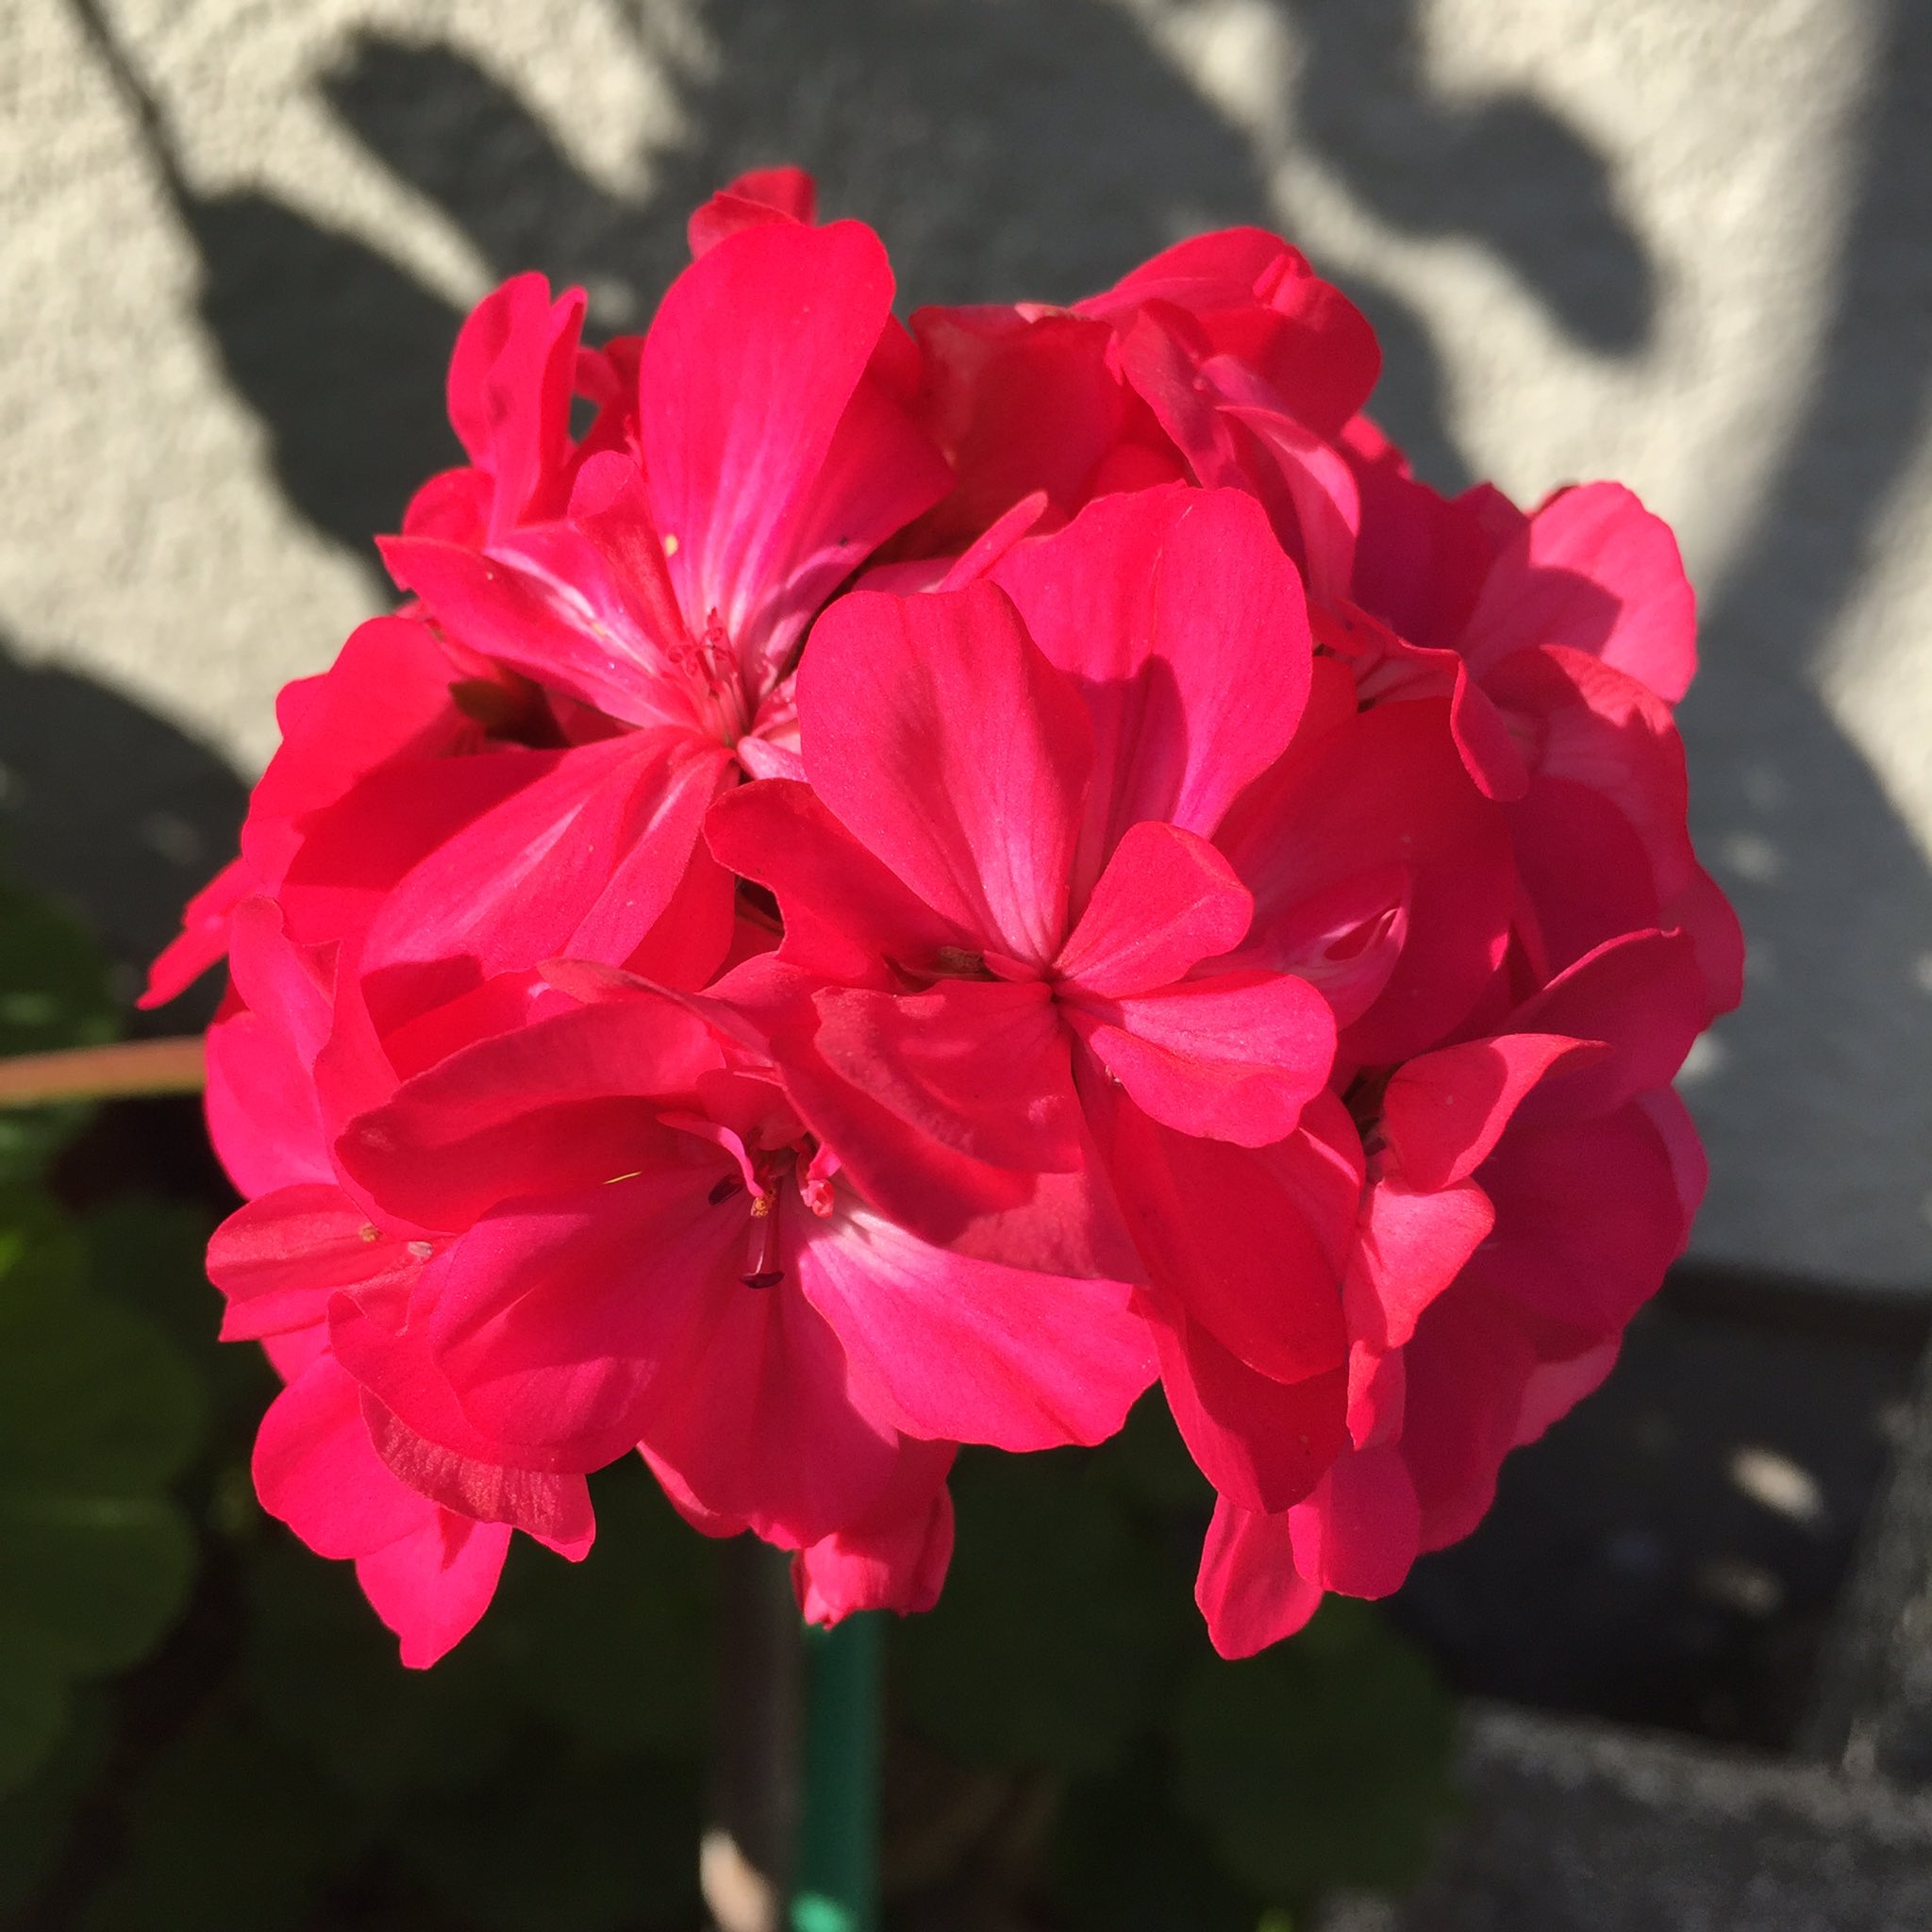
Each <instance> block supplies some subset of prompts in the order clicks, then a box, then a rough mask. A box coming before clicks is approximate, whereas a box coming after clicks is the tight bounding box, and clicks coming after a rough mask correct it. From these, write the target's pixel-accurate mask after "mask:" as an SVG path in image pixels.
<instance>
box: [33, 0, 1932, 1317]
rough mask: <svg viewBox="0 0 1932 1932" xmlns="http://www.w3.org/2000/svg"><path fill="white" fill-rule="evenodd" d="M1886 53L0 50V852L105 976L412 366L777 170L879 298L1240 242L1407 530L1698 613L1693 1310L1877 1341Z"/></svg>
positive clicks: (1892, 307)
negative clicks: (1704, 1273) (109, 949)
mask: <svg viewBox="0 0 1932 1932" xmlns="http://www.w3.org/2000/svg"><path fill="white" fill-rule="evenodd" d="M1928 114H1932V8H1927V7H1925V6H1924V4H1923V0H1763V4H1760V5H1757V6H1753V7H1740V6H1738V5H1737V4H1736V0H1627V4H1625V5H1622V6H1617V7H1604V6H1601V5H1599V4H1596V0H813V4H812V5H810V6H800V5H797V4H795V0H557V4H552V5H544V6H541V7H539V6H531V5H528V4H526V0H301V4H293V0H11V4H9V5H8V6H7V7H5V8H0V261H4V265H5V273H4V274H0V321H4V325H5V333H4V338H0V340H4V341H5V344H6V347H5V350H4V353H0V765H4V767H5V770H6V773H7V774H8V791H7V792H6V794H5V797H4V799H0V813H4V816H5V818H6V819H7V820H8V823H9V824H11V826H12V838H13V841H14V842H15V844H16V846H17V847H19V848H20V849H21V852H22V856H23V857H24V858H25V860H26V861H27V863H28V864H29V865H30V866H31V867H32V868H33V869H34V870H35V871H36V873H37V874H39V875H40V876H42V877H43V878H47V879H49V880H51V881H53V882H54V883H56V884H58V885H60V886H61V887H62V888H64V889H65V890H66V891H69V892H71V893H72V894H74V895H75V897H76V898H78V899H80V900H81V901H82V902H83V903H84V904H85V905H87V907H88V908H89V909H91V910H92V912H94V914H95V915H96V916H97V917H98V918H100V919H102V920H104V921H105V922H106V923H107V924H108V930H109V933H110V936H111V937H112V939H113V940H114V941H115V943H116V945H117V946H118V947H119V948H120V949H121V951H122V952H123V953H124V954H125V956H126V957H127V958H134V957H135V956H137V955H139V954H141V953H142V952H143V951H144V950H146V949H148V948H150V947H151V946H152V945H153V944H154V943H155V942H156V941H158V939H159V938H161V937H162V936H163V935H164V928H165V924H166V920H167V909H168V907H169V906H170V904H171V903H172V902H173V901H175V900H176V899H178V897H179V896H180V894H181V891H183V890H184V889H185V888H187V887H189V886H192V884H194V883H197V882H198V879H199V877H200V876H202V875H205V874H207V873H208V872H209V871H211V870H212V869H213V866H214V864H215V863H216V861H217V860H218V858H220V857H221V853H222V848H223V846H224V845H225V843H226V841H228V839H229V838H230V837H231V836H232V830H233V824H234V819H235V814H236V810H237V808H238V804H239V798H240V792H239V790H238V786H237V778H238V775H245V774H248V773H249V772H251V771H252V770H253V769H255V768H256V767H258V765H259V763H260V761H261V759H262V758H264V757H265V756H266V754H267V752H268V750H269V749H270V748H271V746H272V743H273V739H274V727H273V710H272V700H273V695H274V692H275V689H276V687H277V686H278V685H279V684H280V683H282V682H283V681H284V680H285V679H286V678H288V677H290V676H292V675H298V674H301V673H303V672H307V671H311V670H314V669H316V668H318V667H319V666H320V665H322V664H323V663H324V662H325V660H326V658H328V656H329V655H330V653H331V652H332V651H333V649H334V648H335V646H336V644H337V643H338V641H340V639H341V636H342V635H343V633H344V632H345V631H346V630H347V629H348V628H349V627H350V625H352V624H353V623H354V622H355V621H356V620H357V618H358V616H360V615H361V614H362V613H364V612H365V611H367V610H369V609H371V608H375V606H376V604H377V602H378V601H379V599H380V597H381V595H382V591H381V586H380V584H379V582H378V580H377V578H376V576H375V572H374V571H373V569H372V568H371V561H370V557H371V553H370V550H369V546H368V542H367V537H368V533H369V532H370V530H372V529H373V528H376V527H380V526H382V525H387V524H390V523H391V522H392V521H393V519H394V517H395V515H396V513H397V511H398V509H399V508H400V506H401V504H402V502H403V500H404V498H405V496H406V494H407V491H408V488H409V485H410V483H411V482H412V481H413V480H414V479H415V478H416V477H417V476H419V475H421V474H422V473H423V472H425V470H427V469H429V468H431V467H433V466H435V465H436V464H438V463H439V462H441V461H442V460H443V459H444V458H445V457H446V455H447V454H448V452H449V450H450V448H451V445H450V443H449V440H448V437H447V432H446V431H445V430H444V429H443V428H442V427H441V424H440V422H439V420H438V401H439V393H440V379H441V362H442V359H443V357H444V355H445V352H446V349H447V346H448V342H449V340H450V337H451V335H452V333H453V330H454V328H455V325H456V323H457V320H458V316H459V314H460V312H461V309H462V308H463V306H464V305H465V304H467V303H468V302H469V301H471V300H472V299H474V298H475V295H476V294H478V293H479V292H480V291H482V290H483V289H484V288H485V287H486V286H487V285H488V283H489V282H490V280H491V278H492V277H494V276H496V275H501V274H503V273H505V272H507V271H508V270H510V269H513V268H518V267H523V266H527V265H536V266H540V267H543V268H545V269H547V270H549V271H550V272H551V273H552V274H554V275H564V276H572V277H581V278H583V279H584V280H586V281H587V283H588V284H589V285H590V286H591V290H592V293H593V298H594V308H595V313H596V316H597V318H598V321H599V323H600V324H601V325H605V326H618V325H625V324H629V323H632V322H635V321H636V320H637V319H638V318H639V317H640V315H641V313H643V312H644V311H645V310H646V309H647V308H648V306H649V304H650V302H651V301H652V299H653V298H654V296H655V292H656V291H657V290H658V288H659V287H661V285H662V282H663V280H664V279H665V277H666V276H667V275H669V274H670V273H671V272H672V271H673V269H674V268H675V263H676V261H677V258H678V255H679V248H680V239H679V236H680V227H681V222H682V216H683V213H684V210H685V208H686V207H687V206H688V205H689V203H690V202H691V200H692V199H694V198H695V197H696V196H697V195H698V194H700V193H701V192H704V190H706V189H707V188H708V186H709V185H711V184H712V183H713V182H715V181H716V180H717V179H719V178H721V177H723V176H724V175H728V174H729V173H730V172H732V171H733V170H735V169H736V168H738V167H740V166H742V165H744V164H747V163H749V162H753V161H761V160H771V159H774V158H797V159H800V160H802V161H804V162H806V163H808V164H809V165H810V166H812V167H813V168H815V169H816V170H817V171H818V172H819V173H820V175H821V176H822V178H823V180H824V187H825V194H826V201H827V204H828V205H829V206H831V207H834V208H843V209H847V210H851V211H854V212H858V213H860V214H863V215H865V216H867V217H868V218H870V219H872V220H874V221H875V222H876V223H877V224H878V225H880V226H881V228H882V229H883V230H884V231H885V232H886V234H887V236H888V238H889V240H890V241H891V244H892V246H893V249H894V253H895V257H896V258H897V259H898V261H899V262H900V264H901V268H902V279H903V287H904V292H905V293H906V295H907V297H908V299H909V300H929V299H934V298H955V297H960V296H968V295H972V294H974V293H975V292H977V293H983V294H988V295H1014V294H1021V293H1031V294H1036V295H1044V296H1059V295H1068V294H1072V293H1074V292H1076V291H1079V290H1081V289H1084V288H1089V287H1091V286H1094V285H1097V284H1100V283H1103V282H1105V281H1106V280H1108V279H1109V278H1110V277H1112V276H1113V275H1117V274H1118V273H1119V272H1120V271H1122V270H1123V269H1124V268H1125V267H1127V266H1128V265H1129V264H1130V263H1131V262H1132V261H1134V260H1135V259H1136V258H1139V257H1140V256H1141V255H1143V254H1145V253H1146V252H1147V251H1148V250H1150V249H1151V248H1154V247H1156V246H1158V245H1159V244H1160V243H1162V242H1165V241H1167V240H1169V239H1171V238H1173V237H1174V236H1176V235H1178V234H1180V233H1182V232H1184V231H1186V230H1189V229H1191V228H1195V227H1199V226H1202V225H1208V224H1212V223H1221V222H1228V221H1238V220H1253V219H1258V220H1267V221H1272V222H1274V223H1277V224H1279V225H1283V226H1284V227H1286V228H1287V230H1288V231H1289V232H1290V233H1291V234H1292V235H1293V236H1295V237H1296V239H1298V240H1299V241H1301V242H1303V244H1304V245H1305V246H1307V248H1308V249H1309V250H1310V252H1311V253H1312V254H1313V255H1314V256H1315V257H1316V258H1317V259H1318V261H1320V262H1321V263H1322V264H1323V265H1324V267H1325V268H1327V269H1328V270H1329V271H1330V272H1331V273H1333V274H1334V275H1337V277H1338V278H1339V279H1341V281H1342V282H1343V283H1344V284H1345V285H1346V286H1348V287H1349V288H1350V289H1351V290H1353V291H1355V292H1356V293H1357V296H1358V297H1359V299H1360V300H1361V301H1362V302H1363V303H1364V305H1365V306H1366V307H1367V308H1369V309H1370V311H1371V312H1372V314H1373V315H1374V319H1375V320H1376V322H1377V324H1378V325H1379V326H1380V327H1381V328H1382V330H1383V334H1384V339H1385V341H1386V342H1387V344H1388V348H1389V358H1390V375H1389V378H1388V381H1387V384H1386V386H1385V390H1384V393H1383V398H1382V401H1381V404H1380V407H1381V408H1382V410H1383V413H1384V414H1385V416H1386V417H1387V419H1388V420H1389V422H1390V424H1391V426H1392V427H1393V428H1394V429H1395V430H1396V431H1397V432H1398V433H1399V434H1400V435H1402V436H1403V437H1404V438H1405V439H1407V440H1408V441H1410V442H1411V443H1412V444H1413V445H1414V447H1415V448H1416V449H1417V450H1418V451H1419V452H1420V454H1421V456H1422V458H1423V460H1424V465H1425V467H1426V468H1427V470H1428V472H1429V473H1430V474H1431V475H1433V476H1435V477H1436V478H1437V479H1438V480H1440V481H1442V482H1444V483H1455V482H1457V481H1459V480H1461V479H1463V478H1465V477H1467V476H1471V475H1478V474H1490V475H1495V476H1496V477H1497V478H1498V479H1499V480H1501V481H1502V482H1503V483H1504V484H1505V485H1506V487H1507V488H1508V489H1510V490H1511V491H1515V492H1517V493H1518V494H1519V495H1523V496H1526V497H1529V498H1535V497H1537V496H1539V495H1541V493H1542V492H1543V491H1545V490H1546V489H1548V488H1549V487H1551V486H1553V485H1555V484H1557V483H1559V482H1561V481H1564V480H1566V479H1568V478H1571V477H1574V476H1578V475H1622V476H1624V477H1627V478H1628V479H1629V480H1630V481H1632V482H1633V483H1634V484H1635V485H1636V486H1637V487H1638V488H1639V489H1640V491H1642V493H1643V494H1644V495H1645V496H1646V497H1647V499H1648V500H1649V501H1650V502H1652V503H1653V504H1654V505H1655V507H1656V508H1658V509H1659V510H1661V511H1662V512H1663V513H1664V514H1666V515H1667V516H1669V517H1671V518H1672V519H1673V521H1674V523H1675V524H1676V525H1678V527H1679V529H1680V531H1681V532H1682V535H1683V539H1684V543H1685V548H1686V554H1687V556H1688V558H1689V559H1690V562H1691V568H1692V571H1693V574H1694V575H1695V576H1696V578H1697V580H1698V582H1699V585H1700V588H1701V590H1702V592H1703V596H1704V602H1705V608H1706V611H1707V674H1706V678H1705V681H1704V683H1703V685H1702V686H1701V688H1700V690H1699V691H1698V692H1697V693H1696V694H1695V696H1694V697H1693V699H1692V701H1691V704H1690V706H1689V707H1688V708H1687V710H1686V713H1685V724H1686V730H1687V734H1688V736H1689V738H1690V741H1691V758H1692V770H1693V774H1694V777H1695V791H1696V816H1697V823H1698V829H1699V832H1700V835H1701V837H1702V840H1703V841H1704V843H1705V845H1706V846H1707V850H1708V851H1709V852H1710V853H1711V855H1712V858H1713V861H1714V864H1715V866H1716V869H1717V870H1718V871H1719V873H1720V874H1721V875H1722V876H1723V878H1724V882H1725V884H1726V885H1727V886H1728V887H1729V888H1730V890H1731V891H1733V892H1734V893H1735V894H1736V895H1737V898H1738V900H1739V903H1740V907H1741V908H1742V910H1743V912H1744V915H1745V919H1746V922H1747V924H1748V926H1749V929H1750V934H1751V939H1752V942H1753V948H1754V964H1753V980H1752V992H1751V998H1750V1000H1749V1001H1748V1003H1747V1005H1746V1007H1745V1008H1744V1010H1743V1011H1742V1012H1741V1013H1740V1015H1738V1016H1737V1017H1736V1018H1735V1019H1733V1020H1731V1021H1729V1022H1727V1023H1726V1024H1724V1026H1723V1027H1721V1028H1720V1029H1719V1031H1718V1033H1717V1035H1716V1037H1715V1040H1714V1041H1713V1042H1712V1043H1711V1044H1710V1046H1709V1047H1708V1049H1707V1051H1706V1052H1705V1053H1704V1054H1703V1055H1702V1057H1701V1059H1700V1062H1699V1064H1698V1066H1697V1068H1696V1069H1695V1070H1694V1077H1693V1078H1692V1079H1691V1083H1690V1085H1689V1087H1688V1090H1687V1091H1688V1092H1689V1095H1690V1097H1691V1101H1692V1103H1693V1105H1694V1107H1695V1108H1696V1110H1697V1112H1698V1115H1699V1118H1700V1119H1701V1121H1702V1123H1703V1124H1704V1125H1705V1127H1706V1129H1707V1134H1708V1136H1709V1140H1710V1144H1711V1152H1712V1156H1713V1181H1712V1188H1711V1194H1710V1200H1709V1206H1708V1208H1707V1213H1706V1216H1705V1219H1704V1221H1703V1223H1702V1225H1701V1228H1700V1231H1699V1235H1698V1241H1699V1244H1700V1253H1701V1254H1702V1255H1703V1256H1704V1257H1706V1258H1707V1259H1710V1260H1714V1261H1722V1262H1732V1263H1740V1264H1744V1265H1748V1266H1753V1267H1764V1266H1767V1265H1771V1266H1776V1267H1780V1268H1784V1269H1790V1270H1792V1271H1795V1272H1798V1273H1802V1274H1811V1275H1814V1276H1818V1277H1821V1278H1824V1279H1829V1280H1836V1281H1855V1282H1865V1283H1872V1284H1877V1285H1890V1286H1893V1287H1911V1286H1915V1285H1924V1284H1926V1283H1927V1282H1928V1279H1932V1267H1928V1262H1927V1237H1928V1228H1927V1221H1926V1214H1927V1209H1928V1197H1932V1025H1928V1024H1927V1022H1928V1019H1932V886H1928V881H1927V871H1926V859H1927V854H1928V850H1932V756H1928V749H1927V748H1928V746H1932V653H1928V652H1927V650H1926V648H1925V643H1924V640H1925V638H1926V636H1927V634H1928V632H1932V573H1928V571H1927V569H1926V567H1925V563H1924V558H1926V556H1927V555H1928V554H1932V439H1928V435H1927V421H1928V402H1932V142H1927V141H1926V140H1925V139H1924V127H1925V125H1926V122H1927V117H1928Z"/></svg>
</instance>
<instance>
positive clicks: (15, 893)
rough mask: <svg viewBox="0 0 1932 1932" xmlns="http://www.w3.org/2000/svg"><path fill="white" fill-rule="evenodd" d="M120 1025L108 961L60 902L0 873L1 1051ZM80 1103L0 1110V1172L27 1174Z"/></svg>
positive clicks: (32, 1049)
mask: <svg viewBox="0 0 1932 1932" xmlns="http://www.w3.org/2000/svg"><path fill="white" fill-rule="evenodd" d="M118 1031H119V1025H118V1016H117V1014H116V1012H115V1009H114V1002H113V999H112V997H111V996H110V995H109V993H108V974H107V968H106V966H105V964H104V963H103V961H102V959H101V956H100V951H99V949H98V948H97V947H96V946H95V945H94V943H93V941H92V938H91V937H90V936H89V934H88V931H87V928H86V927H85V926H83V925H82V924H80V922H79V921H78V920H76V919H75V917H74V916H73V915H72V914H71V913H69V912H67V911H66V910H64V909H63V908H60V907H58V906H56V905H54V904H52V903H51V902H50V901H48V900H46V899H42V898H40V897H38V896H36V895H35V894H33V893H31V892H27V891H23V890H22V889H21V888H20V887H18V886H15V885H13V884H11V883H9V882H8V880H6V879H4V878H0V1058H10V1057H12V1056H13V1055H15V1054H24V1053H50V1052H52V1051H53V1050H54V1049H56V1048H58V1047H63V1046H97V1045H99V1044H101V1043H102V1042H103V1041H109V1040H112V1039H113V1038H114V1036H115V1034H116V1033H117V1032H118ZM86 1112H87V1109H86V1108H84V1107H80V1106H73V1107H48V1108H35V1109H33V1110H32V1111H29V1112H12V1113H9V1112H4V1111H0V1180H8V1181H10V1180H25V1179H28V1178H30V1177H31V1176H32V1175H33V1174H36V1173H38V1172H39V1170H40V1169H41V1167H42V1164H43V1163H44V1162H45V1161H46V1159H47V1158H48V1157H49V1156H50V1155H51V1154H52V1153H53V1152H54V1150H55V1149H56V1148H57V1147H58V1146H59V1144H60V1143H61V1141H64V1140H65V1139H66V1138H67V1137H68V1135H69V1134H71V1133H72V1132H73V1131H74V1129H75V1127H76V1126H77V1125H78V1124H80V1122H81V1121H82V1120H83V1119H84V1118H85V1117H86Z"/></svg>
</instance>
